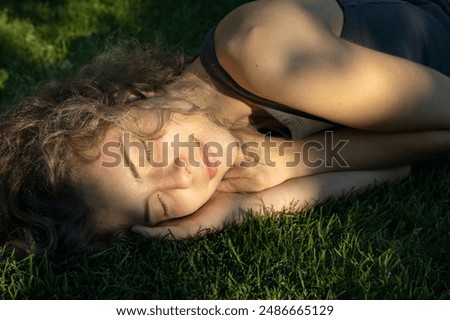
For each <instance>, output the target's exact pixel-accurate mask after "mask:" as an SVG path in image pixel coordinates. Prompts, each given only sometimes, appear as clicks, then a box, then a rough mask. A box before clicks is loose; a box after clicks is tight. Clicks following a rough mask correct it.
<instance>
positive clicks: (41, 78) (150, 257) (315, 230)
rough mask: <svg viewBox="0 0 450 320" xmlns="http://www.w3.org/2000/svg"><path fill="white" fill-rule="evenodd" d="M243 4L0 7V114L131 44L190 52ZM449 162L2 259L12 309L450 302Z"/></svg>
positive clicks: (71, 2) (133, 1)
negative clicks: (228, 220) (297, 199)
mask: <svg viewBox="0 0 450 320" xmlns="http://www.w3.org/2000/svg"><path fill="white" fill-rule="evenodd" d="M244 2H246V1H239V0H233V1H231V0H214V1H207V0H196V1H194V0H170V1H168V0H153V1H151V0H128V1H127V0H117V1H116V0H103V1H101V0H46V1H42V0H41V1H35V0H25V1H20V2H19V1H13V0H6V1H5V0H2V2H1V3H0V99H1V100H0V108H1V109H2V110H5V109H6V108H8V107H10V106H11V105H12V104H14V103H15V102H17V101H18V100H20V99H21V98H22V97H23V96H25V95H28V94H32V93H33V92H35V90H36V89H37V88H38V87H39V85H40V84H42V83H45V82H47V81H48V80H50V79H58V78H63V77H65V76H67V75H69V74H71V73H72V72H73V71H74V70H76V69H78V68H79V67H80V66H82V65H84V64H85V63H87V62H88V61H89V60H90V59H91V58H92V57H93V56H94V55H96V54H97V53H99V52H102V51H104V50H106V49H107V48H108V47H110V46H111V45H113V44H114V43H116V42H117V41H120V39H124V38H127V39H129V38H133V39H137V40H139V41H141V42H144V43H149V42H150V43H154V44H155V45H159V46H164V47H167V48H170V49H171V50H177V51H183V52H185V53H186V54H188V55H193V54H195V53H196V50H197V48H198V46H199V44H200V43H201V41H202V38H203V36H204V34H205V33H206V32H207V30H208V29H209V27H211V26H212V25H213V24H215V23H217V21H218V20H219V19H220V18H221V17H222V16H223V15H225V14H226V13H227V12H228V11H229V10H230V9H232V8H234V7H235V6H237V5H239V4H241V3H244ZM449 168H450V162H449V161H442V162H438V163H433V164H423V165H421V166H418V167H416V168H415V169H414V171H413V174H412V176H411V177H410V178H409V179H407V180H406V181H404V182H402V183H399V184H396V185H392V186H382V187H380V188H378V189H376V190H375V191H371V192H366V193H364V194H362V195H359V196H354V197H352V198H348V199H345V200H330V201H328V202H327V203H325V204H323V205H321V206H317V207H316V208H314V209H311V210H309V211H307V212H302V213H286V214H285V215H283V216H280V217H278V218H259V219H257V218H249V219H248V221H246V223H244V224H243V225H242V226H240V227H234V228H228V229H226V230H225V231H224V232H221V233H219V234H214V235H209V236H207V237H205V238H201V239H193V240H188V241H178V242H173V241H144V240H142V239H140V238H138V237H136V238H134V239H131V240H130V241H127V242H119V243H115V244H113V245H112V246H111V247H109V248H107V249H105V250H104V251H101V252H96V253H91V254H87V255H84V256H75V257H71V258H68V259H66V260H64V261H52V260H50V259H47V258H45V257H44V259H41V260H37V259H35V258H34V257H32V256H30V257H28V258H26V259H23V260H21V261H17V260H15V259H14V258H11V257H8V256H6V255H5V254H4V253H3V252H2V251H1V250H0V272H1V278H0V290H1V291H0V292H1V298H2V299H450V249H449V248H450V215H449V209H448V208H449V207H450V206H449V201H450V170H449Z"/></svg>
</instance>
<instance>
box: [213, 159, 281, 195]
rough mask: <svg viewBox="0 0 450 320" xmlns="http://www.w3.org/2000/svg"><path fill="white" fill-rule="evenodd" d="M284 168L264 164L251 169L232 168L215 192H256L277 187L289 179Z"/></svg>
mask: <svg viewBox="0 0 450 320" xmlns="http://www.w3.org/2000/svg"><path fill="white" fill-rule="evenodd" d="M285 173H286V170H284V168H277V167H274V166H268V165H265V164H260V163H259V164H257V165H255V166H253V167H233V168H231V169H230V170H228V172H227V173H226V174H225V176H224V177H223V179H222V181H221V182H220V184H219V186H218V187H217V191H221V192H258V191H262V190H266V189H269V188H271V187H274V186H277V185H279V184H281V183H283V182H284V181H286V180H287V179H288V178H289V177H288V175H287V174H285Z"/></svg>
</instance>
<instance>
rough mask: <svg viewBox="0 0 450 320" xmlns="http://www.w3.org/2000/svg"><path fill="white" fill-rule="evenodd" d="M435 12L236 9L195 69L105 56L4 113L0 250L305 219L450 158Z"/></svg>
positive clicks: (351, 4)
mask: <svg viewBox="0 0 450 320" xmlns="http://www.w3.org/2000/svg"><path fill="white" fill-rule="evenodd" d="M448 8H449V6H448V2H446V1H441V2H438V1H436V2H435V1H427V0H424V1H409V2H408V1H397V0H392V1H385V0H383V1H371V0H362V1H351V0H340V1H339V2H338V1H336V0H314V1H310V0H280V1H256V2H250V3H248V4H245V5H243V6H241V7H238V8H237V9H235V10H234V11H232V12H231V13H230V14H229V15H227V16H226V17H225V18H224V19H223V20H222V21H221V22H220V23H219V24H218V25H217V27H215V28H213V29H212V30H211V31H210V32H209V33H208V35H207V36H206V39H205V41H204V43H203V45H202V47H201V50H200V54H199V56H198V57H195V58H194V59H191V60H190V61H188V62H187V61H186V60H184V59H183V57H180V56H177V55H172V54H169V53H164V52H161V51H159V50H156V49H147V50H137V49H133V50H118V51H113V52H111V53H109V54H105V55H103V56H100V57H98V58H97V59H96V60H95V61H93V63H92V64H91V65H88V66H86V67H85V68H83V69H82V70H81V71H80V72H79V73H78V74H77V75H76V76H75V77H74V78H73V79H71V80H69V81H66V82H64V83H60V84H56V85H49V86H47V87H46V88H44V89H43V90H42V92H41V93H40V94H39V95H37V96H35V97H31V98H28V99H26V100H24V101H22V102H21V103H20V104H19V105H18V106H16V107H15V108H13V109H12V110H11V111H9V112H8V113H6V114H4V115H3V119H2V121H1V139H2V141H1V146H0V150H1V151H0V157H1V158H0V159H1V160H0V163H1V169H0V176H1V178H0V181H1V182H0V183H1V193H0V194H1V199H0V203H1V213H0V221H1V227H0V231H1V241H2V243H3V244H5V245H6V246H7V247H8V248H10V249H16V250H18V251H20V252H23V253H31V252H33V253H36V254H42V253H43V252H45V251H47V252H48V253H49V254H56V255H57V254H65V253H69V252H70V253H73V252H82V251H85V250H88V249H91V248H95V247H97V246H98V245H99V244H101V243H105V242H108V241H109V240H111V237H120V236H122V235H124V234H127V233H129V232H130V230H131V231H133V232H136V233H139V234H141V235H143V236H145V237H149V238H165V237H168V238H175V239H183V238H187V237H191V236H196V235H201V234H204V233H206V232H210V231H217V230H220V229H222V228H223V227H224V226H225V225H227V224H231V223H238V222H240V221H242V217H243V215H244V213H245V212H247V211H248V210H249V209H251V212H253V213H256V214H270V213H272V212H278V211H282V210H290V211H301V210H302V209H305V208H306V207H309V206H312V205H315V204H317V203H319V202H321V201H324V200H326V199H328V198H329V197H333V196H334V197H339V196H343V195H346V194H349V193H351V192H354V191H356V190H363V189H367V188H368V187H371V186H374V185H375V184H377V183H383V182H387V181H396V180H398V179H401V178H403V177H405V176H406V175H407V174H408V172H409V164H411V163H414V162H417V161H424V160H427V159H432V158H436V157H445V156H447V155H448V154H449V151H450V78H449V76H450V62H449V61H448V57H449V56H450V16H449V11H448Z"/></svg>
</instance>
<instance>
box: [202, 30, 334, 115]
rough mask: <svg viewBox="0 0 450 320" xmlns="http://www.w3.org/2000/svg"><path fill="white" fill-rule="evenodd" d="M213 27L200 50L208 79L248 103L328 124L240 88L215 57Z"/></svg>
mask: <svg viewBox="0 0 450 320" xmlns="http://www.w3.org/2000/svg"><path fill="white" fill-rule="evenodd" d="M215 29H216V28H215V27H214V28H212V29H211V30H210V31H209V32H208V34H207V35H206V38H205V40H204V42H203V44H202V46H201V48H200V53H199V57H200V62H201V63H202V65H203V67H204V68H205V69H206V71H207V72H208V74H209V75H210V77H211V78H212V79H213V80H214V81H215V82H216V83H217V84H219V85H220V86H222V87H224V88H227V89H229V90H232V91H233V92H235V93H236V94H238V95H239V96H241V97H243V98H245V99H247V100H248V101H251V102H253V103H256V104H259V105H263V106H265V107H269V108H272V109H275V110H278V111H283V112H287V113H290V114H294V115H297V116H301V117H304V118H307V119H312V120H319V121H323V122H329V123H331V122H330V121H328V120H326V119H323V118H320V117H317V116H314V115H311V114H309V113H306V112H303V111H300V110H297V109H294V108H291V107H288V106H286V105H283V104H279V103H276V102H273V101H271V100H267V99H264V98H262V97H260V96H257V95H255V94H253V93H251V92H250V91H247V90H246V89H244V88H242V87H241V86H240V85H239V84H238V83H237V82H236V81H234V80H233V78H232V77H231V76H230V75H229V74H228V73H227V72H226V71H225V69H223V68H222V66H221V65H220V63H219V61H218V60H217V56H216V50H215V46H214V31H215Z"/></svg>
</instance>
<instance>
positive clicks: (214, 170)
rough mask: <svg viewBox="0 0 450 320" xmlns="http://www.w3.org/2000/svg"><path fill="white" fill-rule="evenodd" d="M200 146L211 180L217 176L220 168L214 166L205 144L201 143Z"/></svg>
mask: <svg viewBox="0 0 450 320" xmlns="http://www.w3.org/2000/svg"><path fill="white" fill-rule="evenodd" d="M199 144H200V152H201V153H202V157H203V164H204V165H205V170H206V174H207V176H208V177H209V179H210V180H211V179H212V178H214V177H215V176H216V175H217V171H218V168H217V166H213V164H214V162H212V161H211V160H210V159H209V157H208V152H206V150H205V144H204V143H203V142H201V141H199Z"/></svg>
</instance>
